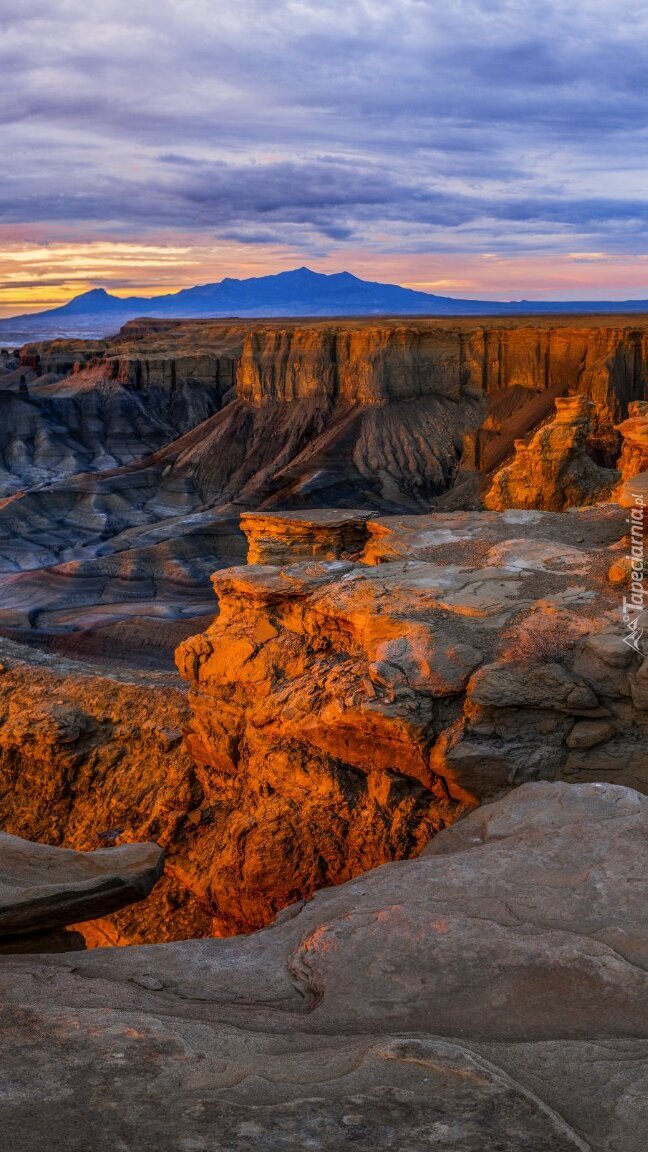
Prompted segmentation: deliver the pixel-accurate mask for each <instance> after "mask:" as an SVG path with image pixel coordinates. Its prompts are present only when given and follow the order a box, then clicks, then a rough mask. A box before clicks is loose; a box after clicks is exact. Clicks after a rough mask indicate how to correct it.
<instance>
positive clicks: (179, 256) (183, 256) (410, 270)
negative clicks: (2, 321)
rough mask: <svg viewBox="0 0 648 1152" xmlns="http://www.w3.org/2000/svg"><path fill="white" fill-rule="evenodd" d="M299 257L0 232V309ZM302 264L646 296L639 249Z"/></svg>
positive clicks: (528, 288) (430, 286)
mask: <svg viewBox="0 0 648 1152" xmlns="http://www.w3.org/2000/svg"><path fill="white" fill-rule="evenodd" d="M302 263H304V257H303V254H302V253H300V252H299V251H296V250H291V248H289V247H281V246H279V245H277V246H263V247H259V248H257V247H252V246H250V245H245V244H237V243H227V242H225V243H223V242H217V243H215V244H214V243H211V244H209V243H197V242H196V240H195V237H191V238H190V239H187V238H186V237H175V238H164V239H160V240H159V241H156V242H143V243H137V242H134V241H121V240H116V241H110V240H90V241H87V242H66V241H56V242H53V243H40V244H39V243H35V244H29V243H25V242H20V241H18V240H16V239H11V238H3V237H1V236H0V315H2V316H12V315H17V314H20V313H26V312H37V311H40V310H41V309H46V308H52V307H56V306H57V305H59V304H63V303H65V302H66V301H67V300H69V299H71V298H72V297H73V296H77V295H78V294H79V293H81V292H85V291H87V290H88V289H90V288H96V287H105V288H107V289H108V290H109V291H111V292H113V293H114V294H115V295H118V296H122V297H123V296H131V295H138V296H154V295H158V294H159V293H164V292H175V291H178V290H179V289H180V288H187V287H191V286H192V285H194V284H204V283H208V282H212V281H216V280H221V279H222V278H223V277H224V276H236V277H241V278H243V277H247V276H263V275H267V274H269V273H273V272H279V271H282V270H285V269H287V268H291V267H296V266H298V265H300V264H302ZM308 264H309V266H310V267H313V268H314V269H315V270H316V271H319V272H339V271H342V270H347V271H351V272H353V273H355V275H357V276H360V277H362V278H364V279H373V280H379V281H384V282H389V283H399V284H404V285H406V286H408V287H411V288H416V289H419V290H421V291H424V292H431V293H435V294H437V295H445V296H457V297H477V298H484V299H520V298H527V299H566V300H569V299H625V298H630V297H634V298H642V297H647V296H648V256H643V255H637V256H634V257H630V256H609V255H606V254H605V253H604V252H571V253H562V254H558V255H547V254H545V253H542V254H529V255H517V254H516V255H514V256H507V255H497V254H494V253H488V252H484V253H469V254H466V253H459V254H453V253H442V252H441V253H439V252H435V253H434V254H426V253H414V254H409V255H408V254H402V255H401V254H394V255H390V254H385V253H384V252H381V253H372V252H369V251H363V250H361V249H357V248H353V247H349V248H348V249H346V250H340V251H336V252H334V253H332V254H330V255H327V256H325V257H321V258H319V259H317V258H315V259H309V260H308Z"/></svg>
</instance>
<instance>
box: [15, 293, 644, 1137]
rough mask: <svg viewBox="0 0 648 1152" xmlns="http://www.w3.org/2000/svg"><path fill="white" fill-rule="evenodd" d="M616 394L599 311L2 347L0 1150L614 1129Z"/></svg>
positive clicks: (180, 328)
mask: <svg viewBox="0 0 648 1152" xmlns="http://www.w3.org/2000/svg"><path fill="white" fill-rule="evenodd" d="M647 382H648V323H644V322H643V321H642V320H641V318H638V317H623V316H609V317H605V318H596V317H593V318H589V317H588V318H587V319H584V318H574V317H559V318H555V317H546V318H545V317H543V318H542V319H539V318H534V319H533V320H530V319H525V318H516V319H507V320H502V319H497V320H484V319H477V318H475V319H465V320H463V319H462V320H456V319H452V320H448V319H446V320H427V319H419V318H417V319H416V320H411V321H409V320H404V319H402V318H399V319H398V320H384V321H382V320H381V321H374V320H371V321H362V320H357V321H356V320H353V321H351V320H350V321H321V320H318V321H312V322H306V321H299V322H295V323H291V322H289V321H281V322H277V321H259V322H256V321H250V322H247V323H243V322H236V321H218V322H216V321H177V322H172V321H166V322H162V321H155V320H143V321H133V322H131V323H129V324H127V325H125V327H124V328H123V329H122V330H121V331H120V332H119V333H118V334H117V335H116V336H115V337H112V338H110V339H108V340H103V341H92V342H90V341H85V342H84V341H67V340H66V341H53V342H50V343H45V344H40V345H36V344H33V345H26V346H25V347H23V348H21V349H19V350H16V351H14V350H11V349H6V350H4V351H3V352H2V353H0V403H2V404H3V405H4V409H5V414H6V415H5V419H4V420H3V421H2V424H1V425H0V484H1V488H0V716H1V723H0V827H2V829H3V835H2V836H1V837H0V881H1V882H0V950H1V951H2V953H3V956H2V963H1V964H0V984H1V985H2V996H1V998H0V1003H1V1005H2V1008H1V1010H2V1013H3V1016H4V1025H3V1028H4V1031H3V1034H4V1037H5V1039H4V1040H3V1045H4V1049H3V1063H4V1064H5V1065H6V1067H7V1068H8V1069H9V1080H8V1085H7V1088H6V1100H7V1112H6V1116H7V1124H8V1127H7V1132H8V1134H9V1139H10V1144H11V1146H12V1148H15V1149H22V1148H24V1149H25V1150H27V1149H29V1150H30V1152H31V1149H33V1148H34V1147H36V1143H37V1142H38V1143H39V1144H40V1143H43V1142H45V1143H46V1142H47V1138H48V1135H50V1136H51V1134H54V1135H53V1136H51V1138H52V1139H53V1140H54V1143H52V1144H51V1146H52V1147H55V1148H56V1149H59V1148H60V1149H65V1150H66V1152H67V1150H68V1149H69V1150H71V1152H76V1150H77V1149H78V1152H86V1149H87V1148H89V1147H92V1148H93V1149H101V1150H103V1149H104V1148H105V1149H106V1152H107V1150H108V1149H111V1150H112V1149H113V1148H124V1149H127V1150H128V1152H130V1149H133V1152H134V1149H135V1148H137V1149H142V1150H146V1149H148V1148H149V1147H150V1148H151V1149H153V1148H156V1149H158V1148H160V1147H164V1148H167V1147H168V1148H169V1149H173V1150H175V1149H178V1150H182V1152H189V1150H196V1152H212V1150H216V1149H218V1150H220V1149H228V1150H229V1149H231V1150H236V1149H239V1148H241V1149H243V1148H248V1147H255V1148H256V1147H258V1148H259V1149H268V1150H273V1152H274V1150H275V1149H277V1150H279V1149H281V1150H282V1152H283V1150H284V1149H285V1150H288V1149H295V1150H297V1149H302V1148H316V1149H320V1148H321V1149H331V1150H333V1152H335V1150H337V1149H338V1148H340V1149H344V1148H354V1149H362V1150H364V1149H367V1150H368V1149H373V1148H376V1147H380V1148H383V1147H384V1148H393V1149H395V1150H399V1152H406V1150H407V1152H410V1150H411V1152H418V1150H419V1149H421V1150H422V1149H432V1148H434V1149H440V1150H443V1152H473V1150H474V1152H477V1150H480V1152H481V1150H482V1149H485V1150H491V1149H492V1152H496V1150H497V1152H509V1150H510V1152H514V1150H516V1152H517V1150H519V1149H522V1148H524V1149H525V1150H526V1149H528V1150H529V1152H545V1150H546V1152H554V1150H555V1152H562V1150H563V1149H581V1150H583V1149H588V1150H594V1149H595V1150H597V1152H598V1150H599V1149H600V1150H601V1152H603V1150H605V1152H640V1150H641V1152H643V1148H644V1147H645V1129H644V1128H643V1126H642V1121H641V1114H640V1098H641V1093H642V1092H644V1093H645V1083H644V1082H643V1081H642V1077H645V1060H646V1055H648V1022H647V1020H646V1010H645V1003H646V1001H645V996H646V976H645V970H646V959H647V957H646V940H648V924H647V921H646V907H647V904H646V898H645V897H646V893H645V888H644V885H645V880H644V872H645V839H646V820H647V805H648V800H646V799H645V798H644V796H645V793H646V792H648V754H647V748H648V659H647V658H646V657H645V656H644V654H643V649H642V640H641V636H642V618H641V612H640V610H638V609H637V608H636V605H633V600H636V597H637V595H638V592H637V589H638V587H639V585H638V584H637V581H636V578H635V581H634V582H633V569H632V566H631V562H630V561H629V560H628V557H629V556H632V555H633V554H634V553H633V549H636V548H637V547H638V543H637V541H638V540H639V538H640V537H641V536H642V531H643V524H644V513H643V508H644V504H645V501H646V500H647V499H648V483H647V479H648V402H647V397H648V393H647V387H646V386H647ZM635 574H636V568H635ZM624 604H625V606H626V610H625V618H624V615H623V606H624ZM33 841H35V842H36V843H35V844H30V843H28V842H33ZM156 845H157V846H158V847H156ZM162 853H164V855H165V861H164V872H163V874H162V867H163V865H162ZM642 854H643V855H642ZM52 909H56V910H57V912H56V914H55V913H54V912H53V911H52ZM226 938H228V939H226ZM115 945H137V947H128V948H125V949H124V948H115V947H114V946H115ZM84 949H85V950H84ZM5 1053H6V1055H5ZM82 1084H83V1091H81V1088H80V1086H81V1085H82ZM642 1085H643V1086H642ZM34 1101H37V1102H38V1103H37V1106H35V1104H34ZM642 1133H643V1135H642Z"/></svg>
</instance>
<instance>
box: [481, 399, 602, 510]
mask: <svg viewBox="0 0 648 1152" xmlns="http://www.w3.org/2000/svg"><path fill="white" fill-rule="evenodd" d="M555 405H556V414H555V416H554V418H553V419H552V420H550V421H549V422H548V423H546V424H544V425H543V426H542V427H541V428H540V429H539V430H538V431H537V432H536V433H535V435H533V436H532V437H531V438H530V439H529V440H528V441H525V440H516V441H515V445H514V447H515V455H514V458H513V460H512V461H511V463H510V464H507V465H505V466H504V467H503V468H501V469H500V470H499V471H497V472H496V473H495V475H494V476H493V479H492V483H491V486H490V488H489V489H488V491H487V492H486V493H485V495H484V504H485V506H486V508H492V509H499V510H502V509H503V508H542V509H546V510H547V511H561V510H562V509H564V508H577V507H582V506H583V505H586V504H596V503H598V502H599V501H602V500H605V499H607V498H608V497H609V496H610V495H611V493H612V490H613V489H614V487H615V485H616V482H617V481H618V479H619V473H618V472H617V471H615V470H613V469H610V468H600V467H599V466H598V464H595V463H594V461H593V460H592V459H591V458H590V457H589V456H588V454H587V451H586V449H587V442H588V437H589V434H590V430H591V423H592V420H593V419H594V416H595V406H594V403H593V402H592V401H591V400H588V399H587V398H586V397H585V396H570V397H568V398H566V399H557V400H556V401H555Z"/></svg>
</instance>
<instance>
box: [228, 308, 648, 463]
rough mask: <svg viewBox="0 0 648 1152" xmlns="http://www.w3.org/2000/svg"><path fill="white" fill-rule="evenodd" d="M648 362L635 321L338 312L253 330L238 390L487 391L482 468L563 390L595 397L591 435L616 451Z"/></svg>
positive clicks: (368, 398)
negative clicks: (348, 315) (355, 320)
mask: <svg viewBox="0 0 648 1152" xmlns="http://www.w3.org/2000/svg"><path fill="white" fill-rule="evenodd" d="M647 365H648V332H646V331H645V329H644V328H642V327H639V326H637V327H636V328H630V327H628V326H618V327H614V326H612V325H609V324H605V325H599V326H597V325H593V326H591V327H589V326H588V327H580V326H575V325H573V324H572V325H570V326H569V327H566V326H564V325H556V326H555V327H552V326H551V325H549V324H548V323H546V322H545V323H534V324H533V325H522V324H518V325H515V326H510V325H499V326H498V325H497V324H495V323H492V324H490V325H482V326H478V325H475V324H471V323H470V322H465V323H464V324H463V325H455V326H452V327H450V326H445V327H444V326H441V324H440V323H439V322H437V323H430V322H426V321H421V322H418V323H414V324H411V325H407V324H398V323H391V324H389V325H376V324H372V323H370V322H367V323H366V324H365V325H364V326H362V327H355V328H354V327H353V326H351V325H345V324H344V323H343V322H339V323H337V324H330V325H329V326H328V327H323V325H322V324H319V325H317V326H314V327H313V328H306V327H287V328H279V329H277V328H276V329H274V330H267V329H265V328H261V329H254V330H252V331H250V332H248V334H247V335H246V337H245V341H244V344H243V348H242V352H241V357H240V360H239V364H238V370H237V395H238V396H239V398H240V399H242V400H247V401H250V402H251V403H253V404H263V403H267V402H269V401H275V400H282V401H290V400H294V399H299V398H304V397H315V396H316V397H326V398H328V399H334V398H337V399H340V400H344V401H347V402H348V403H350V404H384V403H388V402H390V401H397V400H411V399H415V398H418V397H421V396H430V395H436V396H443V397H447V398H449V399H452V400H455V401H458V400H460V398H461V397H462V395H466V394H469V395H480V394H485V395H486V396H487V397H488V411H487V413H486V414H485V420H484V422H483V425H482V430H481V436H480V441H481V443H480V453H481V456H482V459H481V460H480V461H479V463H480V466H482V467H485V468H486V469H489V468H490V467H492V466H493V465H494V464H496V463H498V460H499V459H501V458H502V457H503V455H505V454H506V453H507V451H509V450H510V445H511V443H512V439H513V437H515V436H519V435H522V434H523V433H525V432H527V431H528V430H529V429H530V428H531V427H533V426H534V425H535V424H537V423H538V422H539V420H541V419H542V418H543V417H544V416H546V415H547V414H548V412H549V411H551V407H552V405H553V401H554V399H555V398H556V396H561V395H567V394H570V393H580V394H582V395H585V396H588V397H589V398H590V399H591V400H592V401H593V402H594V404H595V419H594V421H593V427H592V432H591V436H592V443H593V445H595V446H597V447H598V448H599V449H600V450H601V451H608V452H609V451H614V450H615V449H616V447H617V443H618V437H617V436H616V434H615V431H614V424H615V422H617V421H618V419H620V417H621V416H622V415H624V414H625V412H626V410H627V405H628V403H629V402H631V401H633V400H639V399H642V398H643V396H644V392H645V387H646V382H647V380H648V367H647Z"/></svg>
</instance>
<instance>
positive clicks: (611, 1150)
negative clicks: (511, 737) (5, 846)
mask: <svg viewBox="0 0 648 1152" xmlns="http://www.w3.org/2000/svg"><path fill="white" fill-rule="evenodd" d="M647 834H648V799H647V798H646V797H643V796H640V795H639V794H638V793H635V792H633V791H631V790H630V789H626V788H620V787H617V786H614V785H599V784H587V785H576V786H569V785H566V784H564V783H555V784H549V783H534V784H526V785H524V786H523V787H521V788H520V789H518V790H517V791H516V792H514V793H511V794H510V795H509V796H507V797H506V798H505V799H503V800H500V801H499V802H497V803H496V804H492V805H488V806H484V807H482V808H481V809H480V810H479V811H477V812H475V813H473V814H471V815H470V816H468V817H467V818H466V819H465V820H463V821H461V822H459V823H457V824H455V825H454V826H453V827H452V828H450V829H448V830H446V831H444V832H442V833H441V834H440V835H439V836H438V837H437V838H436V839H435V840H434V841H433V843H432V844H431V845H430V846H429V847H428V848H427V849H426V851H425V852H424V853H423V855H422V856H421V857H420V858H419V859H417V860H414V861H406V862H401V863H396V864H390V865H385V866H384V867H381V868H377V869H375V870H374V871H372V872H369V873H367V874H366V875H364V876H363V877H361V878H359V879H357V880H354V881H352V882H351V883H348V884H345V885H343V886H341V887H338V888H334V889H328V890H326V891H323V892H320V893H319V894H318V895H317V896H316V897H315V898H314V899H313V900H312V901H310V902H309V903H306V904H297V905H296V906H294V907H292V908H288V909H286V910H285V911H284V913H283V914H282V915H281V916H280V917H279V918H278V920H277V922H276V923H275V925H274V926H273V927H271V928H269V929H266V930H264V931H261V932H258V933H256V934H254V935H252V936H249V937H246V938H239V939H229V940H202V941H190V942H186V943H182V944H181V943H175V944H167V945H159V946H156V947H150V946H146V947H140V948H127V949H107V950H95V951H94V952H89V953H82V954H79V955H77V956H75V957H74V960H73V962H71V957H62V956H60V957H55V956H43V957H38V958H36V957H9V958H5V959H3V960H2V961H1V962H0V1005H1V1008H0V1014H1V1015H2V1032H1V1039H0V1052H1V1061H2V1070H3V1071H2V1079H3V1130H4V1133H5V1138H6V1140H7V1143H8V1146H10V1147H12V1148H13V1149H15V1150H16V1152H33V1150H36V1149H40V1148H41V1147H43V1146H46V1147H48V1148H50V1149H53V1150H54V1152H59V1150H61V1152H62V1150H63V1149H65V1152H87V1150H88V1149H89V1148H93V1149H109V1148H110V1149H112V1148H120V1149H122V1150H123V1152H135V1150H137V1152H149V1150H151V1152H152V1150H153V1149H155V1152H158V1150H159V1149H160V1148H165V1149H169V1150H171V1149H173V1150H174V1152H175V1150H176V1149H177V1150H180V1149H182V1150H189V1149H191V1150H192V1152H194V1150H195V1152H212V1150H213V1152H216V1150H218V1152H220V1150H221V1149H223V1150H225V1149H227V1150H228V1152H239V1150H241V1152H242V1150H243V1149H246V1152H247V1149H249V1148H254V1149H255V1150H257V1149H258V1150H261V1152H275V1150H276V1152H279V1150H281V1152H292V1150H295V1152H297V1150H299V1152H302V1150H303V1149H305V1148H308V1149H315V1150H320V1149H321V1150H322V1152H324V1150H326V1152H337V1150H338V1149H345V1148H351V1147H352V1148H354V1149H360V1150H362V1152H369V1150H374V1149H376V1148H380V1149H394V1152H396V1150H398V1152H403V1150H405V1149H407V1150H408V1152H410V1150H411V1152H424V1150H428V1149H434V1150H435V1152H485V1150H489V1152H491V1150H492V1152H494V1150H497V1152H521V1149H525V1150H528V1152H574V1150H579V1152H644V1149H645V1129H644V1126H643V1122H642V1098H643V1099H644V1100H645V1095H646V1090H647V1088H648V1065H647V1062H646V1058H647V1057H648V1020H647V1019H646V1013H645V1002H646V1000H645V997H646V993H647V992H648V975H647V972H646V967H647V965H648V916H647V909H648V899H647V897H648V892H647V887H648V882H647V879H646V872H645V841H646V836H647Z"/></svg>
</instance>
